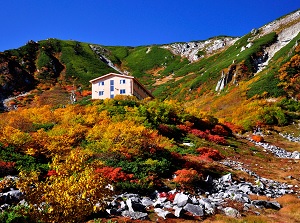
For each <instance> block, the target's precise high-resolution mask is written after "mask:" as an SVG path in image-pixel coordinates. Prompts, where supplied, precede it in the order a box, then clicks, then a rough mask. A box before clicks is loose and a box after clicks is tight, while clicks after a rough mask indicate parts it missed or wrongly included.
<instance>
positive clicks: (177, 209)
mask: <svg viewBox="0 0 300 223" xmlns="http://www.w3.org/2000/svg"><path fill="white" fill-rule="evenodd" d="M182 209H183V208H180V207H177V206H175V207H174V210H175V213H174V215H175V216H176V217H178V218H179V217H180V216H181V213H182Z"/></svg>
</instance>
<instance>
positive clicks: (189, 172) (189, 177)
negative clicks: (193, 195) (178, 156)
mask: <svg viewBox="0 0 300 223" xmlns="http://www.w3.org/2000/svg"><path fill="white" fill-rule="evenodd" d="M175 175H176V177H175V178H174V182H176V183H179V184H181V185H182V186H183V185H190V184H193V183H194V182H196V181H197V180H199V179H200V177H199V174H198V172H197V171H196V170H194V169H182V170H177V171H176V172H175Z"/></svg>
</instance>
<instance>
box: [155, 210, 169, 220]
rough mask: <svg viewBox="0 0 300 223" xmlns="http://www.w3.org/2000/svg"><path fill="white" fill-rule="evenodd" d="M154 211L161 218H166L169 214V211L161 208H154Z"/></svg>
mask: <svg viewBox="0 0 300 223" xmlns="http://www.w3.org/2000/svg"><path fill="white" fill-rule="evenodd" d="M154 211H155V213H156V214H157V215H158V216H159V217H162V218H163V219H166V217H167V216H168V215H170V214H171V212H169V211H165V210H163V209H161V208H154Z"/></svg>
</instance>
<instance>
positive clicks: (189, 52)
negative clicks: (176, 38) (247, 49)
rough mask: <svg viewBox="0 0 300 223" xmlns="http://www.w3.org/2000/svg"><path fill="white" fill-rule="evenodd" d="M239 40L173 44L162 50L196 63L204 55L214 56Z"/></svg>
mask: <svg viewBox="0 0 300 223" xmlns="http://www.w3.org/2000/svg"><path fill="white" fill-rule="evenodd" d="M238 39H239V38H233V37H224V38H219V39H216V38H214V39H209V40H206V41H202V42H187V43H173V44H171V45H165V46H162V48H165V49H168V50H170V51H171V52H172V53H174V54H175V55H180V56H182V57H186V58H188V60H189V61H191V62H194V61H197V60H199V59H201V58H202V57H203V56H204V55H207V54H212V53H214V52H216V51H218V50H219V49H222V48H224V47H228V46H231V45H232V44H234V43H235V41H237V40H238Z"/></svg>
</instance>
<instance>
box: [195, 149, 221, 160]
mask: <svg viewBox="0 0 300 223" xmlns="http://www.w3.org/2000/svg"><path fill="white" fill-rule="evenodd" d="M197 152H198V153H199V157H200V158H201V159H203V160H207V161H211V160H214V161H218V160H221V159H224V158H225V157H224V156H223V155H222V154H220V152H219V150H217V149H212V148H208V147H202V148H198V149H197Z"/></svg>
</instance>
